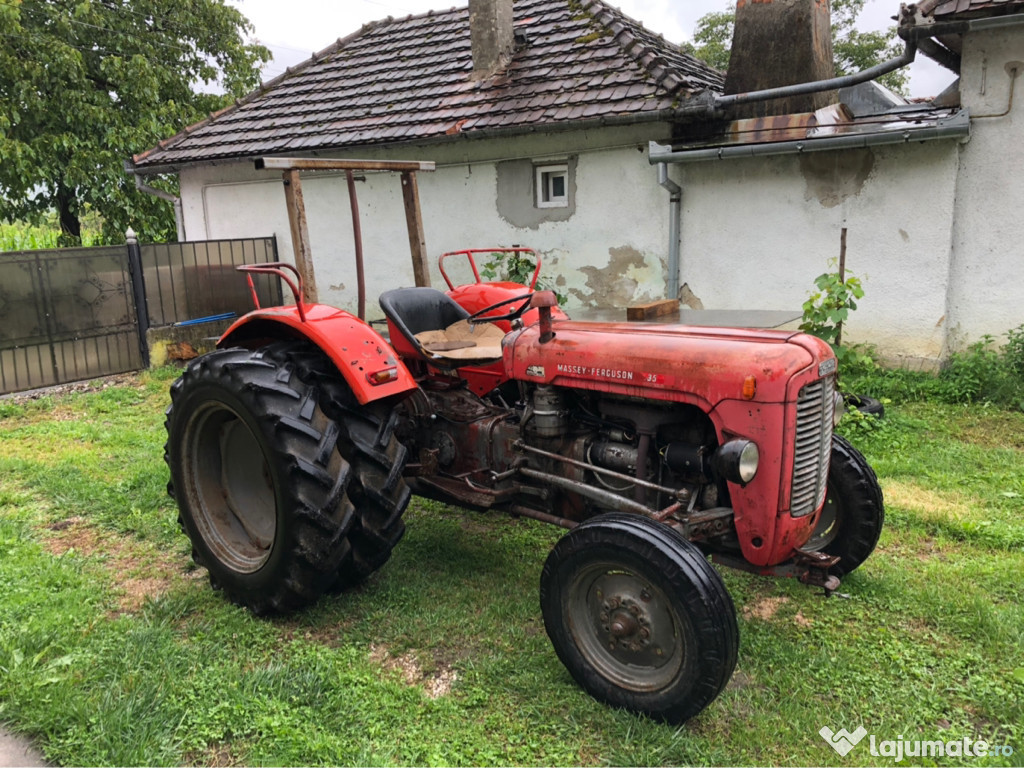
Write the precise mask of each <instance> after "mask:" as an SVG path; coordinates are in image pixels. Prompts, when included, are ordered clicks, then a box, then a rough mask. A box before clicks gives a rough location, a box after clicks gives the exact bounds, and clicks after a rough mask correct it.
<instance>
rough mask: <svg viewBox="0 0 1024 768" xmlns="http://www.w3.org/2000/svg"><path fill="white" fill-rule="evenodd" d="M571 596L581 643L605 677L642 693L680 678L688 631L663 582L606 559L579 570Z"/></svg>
mask: <svg viewBox="0 0 1024 768" xmlns="http://www.w3.org/2000/svg"><path fill="white" fill-rule="evenodd" d="M568 598H569V599H568V606H567V608H566V611H567V614H568V621H569V631H570V632H571V633H572V636H573V639H574V640H575V643H576V647H577V648H579V650H580V652H581V653H582V654H583V655H584V656H585V657H586V659H587V661H588V662H589V663H590V664H591V665H592V666H593V667H594V669H596V670H597V671H598V673H600V674H601V675H602V676H603V677H604V678H605V679H607V680H609V681H611V682H612V683H614V684H615V685H617V686H619V687H621V688H626V689H629V690H633V691H637V692H647V691H656V690H659V689H662V688H664V687H665V686H667V685H669V684H670V683H671V682H672V681H673V680H674V679H676V677H677V676H678V674H679V671H680V670H681V668H682V666H683V663H684V661H685V659H686V655H687V653H686V652H687V647H686V646H687V643H686V639H685V638H686V634H685V632H684V631H683V622H682V621H681V619H680V617H679V615H678V613H677V612H676V610H675V608H674V606H673V605H672V602H671V601H670V600H669V599H668V598H667V597H666V595H665V593H664V591H663V590H662V589H661V588H660V587H658V586H657V585H656V584H654V583H652V582H651V581H649V580H647V579H645V578H644V577H642V576H640V575H639V574H637V573H636V572H635V571H633V570H631V569H629V568H624V567H623V566H622V565H621V564H619V563H613V562H602V563H594V564H592V565H590V566H588V567H587V568H584V569H581V570H580V571H578V572H577V573H576V575H575V577H574V579H573V581H572V584H571V585H570V588H569V596H568Z"/></svg>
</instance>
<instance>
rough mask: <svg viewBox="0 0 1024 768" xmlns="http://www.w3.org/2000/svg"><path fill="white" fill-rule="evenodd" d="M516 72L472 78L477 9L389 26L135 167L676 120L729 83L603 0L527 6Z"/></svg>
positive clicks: (328, 52) (358, 36)
mask: <svg viewBox="0 0 1024 768" xmlns="http://www.w3.org/2000/svg"><path fill="white" fill-rule="evenodd" d="M514 16H515V28H516V32H517V36H518V35H522V34H525V36H526V40H527V42H526V43H525V44H522V45H518V46H517V48H516V51H515V54H514V56H513V58H512V62H511V64H510V65H509V67H508V69H507V70H506V71H505V72H502V73H499V74H498V76H496V77H495V78H492V79H488V80H474V79H472V78H471V76H470V75H471V73H472V56H471V54H470V37H469V13H468V9H466V8H453V9H451V10H448V11H441V12H430V13H427V14H423V15H419V16H409V17H406V18H403V19H392V18H390V17H389V18H388V19H385V20H383V21H379V22H375V23H373V24H369V25H366V26H365V27H363V29H362V30H360V31H359V32H357V33H355V34H354V35H351V36H349V37H348V38H345V39H343V40H339V41H338V42H337V43H336V44H334V45H332V46H330V47H329V48H327V49H325V50H324V51H321V52H320V53H318V54H317V55H316V56H314V57H313V58H312V59H310V60H309V61H307V62H305V63H303V64H301V65H299V66H298V67H296V68H294V69H291V70H289V71H288V72H286V73H285V74H284V75H282V76H280V77H278V78H276V79H274V80H271V81H270V82H268V83H265V84H264V85H263V86H261V87H260V88H259V89H258V90H257V91H254V92H253V93H251V94H249V95H248V96H246V97H245V98H244V99H241V100H240V101H239V102H237V103H236V104H235V105H234V106H232V107H229V108H227V109H225V110H222V111H221V112H219V113H215V114H213V115H211V116H210V117H209V118H208V119H206V120H204V121H202V122H200V123H197V124H196V125H194V126H192V127H191V128H187V129H186V130H184V131H183V132H181V133H179V134H178V135H176V136H174V137H172V138H170V139H168V140H166V141H163V142H161V143H160V144H159V145H158V146H157V147H154V148H153V149H150V150H148V151H147V152H143V153H142V154H139V155H136V156H135V157H134V162H135V166H136V168H138V169H140V170H143V169H146V168H150V169H155V168H156V167H158V166H160V167H167V166H175V167H176V166H179V165H183V164H189V163H201V162H205V161H212V160H217V159H223V158H237V157H254V156H258V155H264V154H282V153H306V152H312V151H320V150H331V149H335V148H341V147H355V146H366V145H374V144H392V143H396V142H419V141H431V140H444V139H445V138H446V137H454V136H455V135H457V134H466V135H473V134H476V135H483V134H486V133H487V132H494V131H502V132H516V131H522V132H527V131H530V130H534V129H537V128H555V127H559V126H565V125H566V124H571V125H575V124H578V123H581V122H584V123H585V122H590V121H592V122H593V123H594V124H600V123H601V122H608V121H609V120H611V121H616V122H618V121H626V122H641V121H644V120H649V119H657V118H659V117H661V118H662V119H663V118H664V117H665V111H666V110H674V109H675V108H676V107H678V106H679V105H680V104H681V103H682V102H684V101H686V100H687V98H688V97H689V96H690V95H691V94H692V93H694V92H696V91H701V90H706V89H710V90H714V91H721V89H722V84H723V79H724V76H723V74H722V73H720V72H718V71H717V70H714V69H711V68H710V67H708V66H707V65H705V64H704V63H703V62H700V61H698V60H697V59H695V58H693V57H692V56H689V55H687V54H684V53H682V52H680V50H679V48H678V46H676V45H673V44H671V43H668V42H666V41H665V40H664V38H662V37H660V36H658V35H655V34H653V33H652V32H650V31H648V30H647V29H645V28H644V27H642V26H641V25H640V24H639V23H637V22H635V21H633V20H632V19H630V18H629V17H627V16H625V15H624V14H622V13H621V12H620V11H618V10H617V9H614V8H612V7H611V6H609V5H607V4H606V3H604V2H603V1H602V0H516V3H515V6H514Z"/></svg>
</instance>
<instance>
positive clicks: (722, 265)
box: [130, 0, 1024, 367]
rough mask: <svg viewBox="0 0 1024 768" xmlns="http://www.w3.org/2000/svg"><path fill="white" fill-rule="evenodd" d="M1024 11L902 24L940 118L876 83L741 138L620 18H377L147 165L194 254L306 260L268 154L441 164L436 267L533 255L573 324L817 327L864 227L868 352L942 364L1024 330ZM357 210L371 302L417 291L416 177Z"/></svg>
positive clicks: (855, 256)
mask: <svg viewBox="0 0 1024 768" xmlns="http://www.w3.org/2000/svg"><path fill="white" fill-rule="evenodd" d="M748 5H749V4H748ZM753 5H755V6H756V5H757V4H753ZM776 5H780V4H776ZM1022 6H1024V0H1006V1H1005V2H996V1H995V0H947V1H946V2H937V1H936V0H924V2H922V3H921V4H919V5H917V6H907V7H906V8H905V9H904V15H903V18H902V19H901V34H902V35H904V36H905V37H906V39H907V40H908V47H907V56H908V57H909V56H913V55H915V54H918V52H920V53H923V54H925V55H929V56H932V57H933V58H936V60H939V61H941V62H942V63H943V64H944V65H945V66H949V67H951V68H956V69H957V70H958V71H959V72H960V75H961V77H960V80H959V81H958V83H957V84H954V86H952V87H951V89H950V90H949V91H948V92H947V93H945V94H943V95H942V96H941V98H940V99H937V100H936V101H935V102H934V103H929V104H924V105H913V104H908V103H906V102H905V101H904V100H902V99H899V98H898V97H893V96H891V95H889V94H886V93H885V92H884V91H883V90H881V89H879V88H877V87H875V86H873V85H872V84H870V83H868V84H866V85H860V86H858V87H857V89H856V90H843V91H841V92H840V100H841V101H842V102H843V103H842V104H835V103H833V104H831V105H830V106H827V107H824V108H818V107H817V105H814V106H812V107H810V108H809V109H808V111H806V112H795V113H792V114H785V115H777V114H776V115H769V116H761V117H743V118H742V119H738V120H731V119H730V109H729V107H728V106H722V105H730V102H729V99H730V98H731V99H734V100H735V98H736V97H730V96H723V95H722V91H723V88H724V86H725V82H724V78H723V75H722V74H721V73H718V72H716V71H714V70H711V69H709V68H708V67H706V66H704V65H703V64H701V63H700V62H698V61H696V60H695V59H693V58H691V57H688V56H686V55H685V54H683V53H681V52H680V51H679V50H678V48H677V47H676V46H673V45H671V44H669V43H667V42H666V41H665V40H663V39H661V38H659V37H657V36H656V35H654V34H653V33H651V32H649V31H647V30H645V29H644V28H643V27H642V26H640V25H639V24H637V23H636V22H634V21H632V20H631V19H629V18H627V17H625V16H624V15H622V14H621V13H620V12H618V11H616V10H614V9H613V8H611V7H610V6H608V5H606V4H605V3H603V2H601V0H517V2H515V5H514V16H513V15H512V14H511V11H512V10H513V9H511V8H510V4H509V2H508V0H480V2H476V0H474V1H473V2H472V3H471V6H470V8H469V9H465V8H463V9H453V10H450V11H444V12H437V13H430V14H426V15H421V16H411V17H407V18H405V19H399V20H395V19H387V20H385V21H382V22H378V23H376V24H372V25H368V26H367V27H364V28H363V29H362V30H360V31H359V32H357V33H356V34H354V35H352V36H350V37H348V38H345V39H343V40H339V41H338V42H337V43H336V44H335V45H333V46H331V47H329V48H327V49H325V50H324V51H322V52H320V53H319V54H317V55H316V56H314V57H313V58H312V59H311V60H310V61H309V62H307V63H305V64H304V65H301V66H300V67H298V68H296V69H294V70H292V71H290V72H288V73H286V74H285V75H283V76H282V77H280V78H277V79H276V80H273V81H270V82H269V83H266V84H265V85H264V86H263V87H262V88H261V89H260V90H258V91H256V92H254V93H253V94H250V95H249V96H248V97H246V98H245V99H243V100H241V101H240V102H238V103H237V104H235V105H234V106H232V107H230V108H228V109H227V110H225V111H223V112H221V113H218V114H215V115H211V116H210V118H209V119H208V120H205V121H203V122H201V123H199V124H197V125H196V126H193V127H191V128H189V129H187V130H186V131H184V132H182V133H181V134H179V135H178V136H175V137H172V138H171V139H169V140H167V141H165V142H161V144H160V145H159V146H158V147H155V148H153V149H152V150H150V151H148V152H146V153H143V154H141V155H138V156H136V157H135V158H133V161H132V162H131V163H130V166H131V168H130V170H132V171H133V172H135V173H137V174H140V175H149V174H155V173H176V174H178V175H179V178H180V182H181V187H180V189H181V192H180V194H181V210H182V224H183V225H184V229H185V233H186V234H187V236H188V237H189V238H190V239H205V238H222V237H238V236H243V235H245V236H251V235H258V234H269V232H271V231H272V232H274V233H276V234H277V235H278V238H279V242H280V243H281V247H282V253H285V254H287V253H290V252H291V240H290V235H289V227H288V220H287V215H286V211H285V206H284V203H283V194H282V191H281V183H280V179H279V177H278V176H277V175H275V174H270V173H266V172H259V171H256V170H255V169H254V166H253V163H252V160H253V159H254V158H256V157H260V156H263V155H305V156H313V157H315V156H324V157H360V158H368V159H374V158H377V159H416V160H433V161H435V162H436V163H437V171H436V172H434V173H433V174H421V178H420V192H421V198H422V205H423V211H424V226H425V235H426V241H427V245H428V248H429V250H430V252H431V253H433V254H440V253H442V252H445V251H449V250H456V249H459V248H464V247H479V246H490V245H512V244H520V243H521V244H524V245H529V246H532V247H534V248H536V249H537V250H538V251H539V252H540V253H541V254H542V257H543V259H544V264H545V267H544V272H545V274H547V275H550V276H552V277H555V278H556V282H557V287H558V288H559V290H560V291H561V292H562V293H563V294H565V295H567V296H568V297H569V300H568V303H567V307H568V309H569V310H570V312H573V311H577V312H578V311H580V310H586V309H587V308H599V309H600V308H609V307H622V306H625V305H629V304H634V303H638V302H643V301H649V300H653V299H657V298H662V297H663V296H665V295H666V293H668V294H677V295H679V296H680V298H681V299H682V300H683V301H684V303H686V304H687V305H688V306H690V307H694V308H707V309H763V310H789V311H791V312H794V310H795V313H798V312H799V307H800V304H801V303H802V302H803V301H804V299H805V298H806V296H807V293H808V291H809V290H810V288H811V287H812V283H813V279H814V277H815V276H817V275H818V274H820V273H821V272H824V271H826V270H828V269H830V263H832V262H834V261H835V259H836V258H837V257H838V256H839V253H840V242H841V237H842V235H843V232H844V230H845V238H843V239H844V240H845V242H846V265H847V269H848V270H850V271H852V272H853V273H855V274H857V275H858V276H860V277H861V278H862V279H863V280H864V284H865V288H866V291H867V295H866V297H865V298H864V300H863V301H862V303H861V308H860V309H859V310H858V311H857V312H856V313H854V315H853V316H852V318H851V320H850V322H849V323H848V326H847V329H846V332H845V336H846V338H847V339H850V340H853V341H869V342H871V343H873V344H875V345H876V346H877V347H878V348H879V350H880V351H881V352H882V353H883V354H885V355H887V356H888V357H889V358H890V359H892V360H894V361H898V362H902V363H903V364H906V365H912V366H922V367H931V366H933V365H934V364H936V362H937V361H939V360H940V359H942V358H943V357H944V356H946V355H947V354H948V353H949V352H950V351H952V350H955V349H958V348H962V347H963V345H965V344H966V343H969V342H970V341H973V340H975V339H977V338H980V337H981V336H982V335H983V334H993V335H998V334H1001V333H1003V332H1005V331H1006V330H1007V329H1009V328H1011V327H1014V326H1016V325H1018V324H1020V323H1022V322H1024V308H1022V307H1024V302H1022V301H1021V299H1022V298H1024V296H1022V293H1024V291H1022V286H1021V281H1020V279H1019V278H1017V276H1016V271H1015V266H1016V261H1017V254H1018V251H1019V249H1020V246H1019V243H1021V242H1024V237H1022V235H1024V232H1022V231H1021V230H1022V229H1024V217H1019V216H1016V215H1014V205H1015V203H1017V202H1018V201H1019V200H1021V199H1022V194H1024V174H1020V173H1018V172H1016V169H1017V168H1020V167H1021V161H1022V160H1024V141H1021V132H1022V130H1024V127H1022V125H1024V123H1022V118H1021V117H1019V114H1020V112H1019V110H1020V109H1022V108H1024V107H1020V106H1017V107H1015V106H1014V103H1013V90H1014V87H1015V83H1016V80H1017V78H1018V76H1019V75H1020V74H1021V73H1022V72H1024V64H1021V62H1022V61H1024V25H1021V24H1020V23H1019V22H1020V20H1021V19H1024V13H1021V11H1022V10H1024V8H1022ZM918 55H919V54H918ZM748 58H749V57H748ZM908 60H909V59H908ZM755 61H756V58H755ZM899 63H900V62H895V64H899ZM831 101H833V102H834V101H835V99H831ZM732 116H738V115H735V114H733V115H732ZM1015 116H1016V121H1015V120H1014V118H1015ZM652 166H657V167H656V168H655V167H652ZM303 186H304V189H305V197H306V205H307V212H308V217H309V227H310V237H311V241H312V250H313V254H314V258H315V262H316V272H317V281H318V285H319V293H320V299H321V300H322V301H325V302H328V303H334V304H339V305H342V306H352V305H353V304H354V294H355V285H354V280H353V269H352V266H351V265H352V258H351V250H352V246H351V242H352V237H351V222H350V221H349V218H348V216H347V215H346V211H347V196H346V191H345V189H346V188H345V180H344V178H343V177H339V176H331V175H329V174H328V175H324V174H320V175H316V176H312V177H310V178H308V179H306V178H304V181H303ZM359 198H360V204H361V206H362V210H363V216H362V228H363V237H364V241H365V252H366V258H367V263H368V270H367V272H368V274H367V277H368V293H369V295H370V296H371V297H372V296H374V295H376V293H379V292H381V291H383V290H384V289H386V288H389V287H393V286H395V285H399V284H412V282H413V277H412V267H411V265H410V264H409V259H408V255H407V252H406V250H405V243H406V241H407V240H406V233H405V225H404V218H403V214H402V203H401V193H400V190H399V189H398V187H397V185H396V184H395V182H394V180H393V179H388V178H386V177H384V176H377V175H372V174H368V175H367V176H366V178H365V181H364V182H363V184H362V185H361V186H360V189H359ZM670 265H671V266H670ZM434 280H435V281H437V276H436V274H435V277H434Z"/></svg>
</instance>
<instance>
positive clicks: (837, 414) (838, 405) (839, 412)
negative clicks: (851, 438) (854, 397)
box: [832, 392, 846, 428]
mask: <svg viewBox="0 0 1024 768" xmlns="http://www.w3.org/2000/svg"><path fill="white" fill-rule="evenodd" d="M834 399H835V409H834V410H833V411H832V427H833V428H835V427H838V426H839V420H840V419H841V418H843V414H844V413H846V400H845V399H844V398H843V396H842V395H841V394H840V393H838V392H836V393H835V397H834Z"/></svg>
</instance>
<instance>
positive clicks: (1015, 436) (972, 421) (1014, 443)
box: [955, 411, 1024, 450]
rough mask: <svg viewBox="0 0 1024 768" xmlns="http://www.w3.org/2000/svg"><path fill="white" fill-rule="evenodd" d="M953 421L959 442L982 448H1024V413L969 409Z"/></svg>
mask: <svg viewBox="0 0 1024 768" xmlns="http://www.w3.org/2000/svg"><path fill="white" fill-rule="evenodd" d="M955 421H956V424H955V430H956V436H957V439H958V440H960V441H961V442H965V443H970V444H971V445H978V446H981V447H982V448H1014V449H1017V450H1024V414H1020V413H1012V412H1010V411H998V412H996V413H992V414H988V413H980V412H978V411H971V412H967V413H965V414H964V415H963V417H962V418H959V419H956V420H955Z"/></svg>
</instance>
